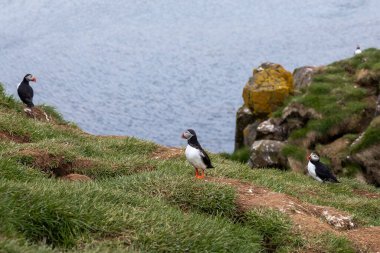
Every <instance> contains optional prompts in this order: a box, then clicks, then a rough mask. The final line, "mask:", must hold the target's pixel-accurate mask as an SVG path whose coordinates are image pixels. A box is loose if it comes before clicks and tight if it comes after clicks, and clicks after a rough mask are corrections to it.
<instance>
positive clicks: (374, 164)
mask: <svg viewBox="0 0 380 253" xmlns="http://www.w3.org/2000/svg"><path fill="white" fill-rule="evenodd" d="M351 159H352V161H354V162H356V163H358V164H359V165H360V166H361V167H362V169H363V170H364V177H365V178H366V181H367V182H369V183H372V184H375V185H377V186H380V144H377V145H374V146H371V147H369V148H366V149H364V150H361V151H360V152H358V153H356V154H354V155H352V157H351Z"/></svg>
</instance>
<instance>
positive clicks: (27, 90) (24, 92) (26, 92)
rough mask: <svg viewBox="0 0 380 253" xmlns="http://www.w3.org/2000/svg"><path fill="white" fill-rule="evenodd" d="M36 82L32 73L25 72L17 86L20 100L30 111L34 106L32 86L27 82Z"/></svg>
mask: <svg viewBox="0 0 380 253" xmlns="http://www.w3.org/2000/svg"><path fill="white" fill-rule="evenodd" d="M30 81H32V82H36V81H37V78H36V77H35V76H33V75H32V74H26V75H25V76H24V79H23V80H22V82H21V83H20V84H19V85H18V86H17V93H18V96H19V97H20V99H21V101H22V102H23V103H24V104H26V106H27V107H28V108H27V110H28V111H31V110H32V108H33V107H34V104H33V95H34V94H33V88H32V86H30V85H29V82H30Z"/></svg>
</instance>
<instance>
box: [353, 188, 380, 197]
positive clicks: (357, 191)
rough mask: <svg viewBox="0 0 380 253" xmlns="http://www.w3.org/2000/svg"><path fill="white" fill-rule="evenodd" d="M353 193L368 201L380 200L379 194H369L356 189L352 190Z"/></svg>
mask: <svg viewBox="0 0 380 253" xmlns="http://www.w3.org/2000/svg"><path fill="white" fill-rule="evenodd" d="M353 192H354V193H355V194H357V195H360V196H363V197H366V198H369V199H380V194H379V193H376V192H369V191H366V190H358V189H355V190H353Z"/></svg>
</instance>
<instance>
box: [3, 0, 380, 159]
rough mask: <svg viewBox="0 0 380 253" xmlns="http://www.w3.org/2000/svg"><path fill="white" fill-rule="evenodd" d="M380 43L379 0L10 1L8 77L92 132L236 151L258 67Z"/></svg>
mask: <svg viewBox="0 0 380 253" xmlns="http://www.w3.org/2000/svg"><path fill="white" fill-rule="evenodd" d="M357 44H360V45H361V46H362V48H368V47H380V1H377V0H336V1H328V0H294V1H283V0H267V1H254V0H210V1H204V0H192V1H187V0H186V1H185V0H165V1H162V0H160V1H158V0H149V1H148V0H139V1H137V0H129V1H122V0H110V1H100V0H91V1H88V0H55V1H49V0H2V1H0V82H2V83H4V84H5V86H6V90H7V92H9V93H11V94H15V95H16V85H17V84H18V83H19V82H20V81H21V79H22V78H23V76H24V75H25V74H26V73H32V74H34V75H35V76H37V78H38V82H37V83H36V84H33V87H34V90H35V102H36V103H37V104H39V103H46V104H49V105H53V106H55V107H56V108H57V109H58V110H59V111H60V112H61V113H62V114H63V115H64V117H65V118H66V119H67V120H70V121H73V122H75V123H77V124H78V125H79V126H80V127H81V128H83V129H84V130H85V131H87V132H90V133H94V134H102V135H108V134H109V135H128V136H136V137H139V138H143V139H148V140H153V141H155V142H158V143H161V144H164V145H170V146H184V145H185V142H184V141H183V140H181V139H180V134H181V133H182V131H183V130H185V129H187V128H193V129H195V130H196V132H197V134H198V136H199V140H200V142H201V144H202V145H203V146H204V147H205V148H206V149H208V150H211V151H214V152H219V151H227V152H230V151H232V150H233V146H234V131H235V113H236V110H237V109H238V107H239V106H240V105H241V104H242V98H241V93H242V88H243V86H244V84H245V83H246V81H247V80H248V78H249V76H250V75H251V72H252V68H254V67H257V66H258V65H259V64H260V63H262V62H265V61H271V62H276V63H280V64H282V65H283V66H284V67H285V68H286V69H288V70H290V71H292V70H293V69H294V68H295V67H299V66H303V65H321V64H327V63H330V62H332V61H335V60H340V59H342V58H346V57H350V56H352V55H353V52H354V50H355V47H356V45H357Z"/></svg>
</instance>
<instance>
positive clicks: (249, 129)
mask: <svg viewBox="0 0 380 253" xmlns="http://www.w3.org/2000/svg"><path fill="white" fill-rule="evenodd" d="M259 124H260V121H259V120H257V121H255V122H253V123H252V124H249V125H248V126H246V127H245V128H244V130H243V136H244V145H245V146H246V147H250V146H252V143H253V142H254V141H255V140H256V137H257V126H258V125H259Z"/></svg>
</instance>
